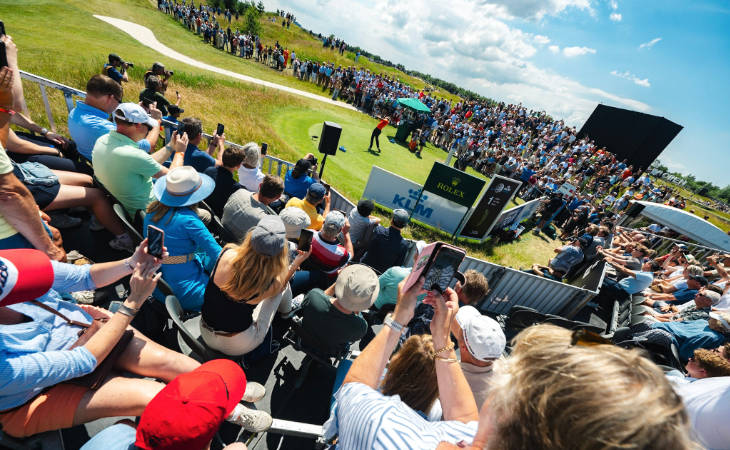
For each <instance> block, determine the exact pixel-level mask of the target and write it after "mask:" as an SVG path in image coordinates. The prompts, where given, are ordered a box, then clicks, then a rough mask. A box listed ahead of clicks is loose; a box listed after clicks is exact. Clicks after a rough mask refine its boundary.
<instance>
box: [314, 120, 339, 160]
mask: <svg viewBox="0 0 730 450" xmlns="http://www.w3.org/2000/svg"><path fill="white" fill-rule="evenodd" d="M340 134H342V127H341V126H339V125H338V124H336V123H334V122H325V123H323V124H322V132H321V133H320V134H319V152H320V153H324V154H325V155H334V154H336V153H337V147H338V146H339V144H340Z"/></svg>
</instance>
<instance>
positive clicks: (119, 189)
mask: <svg viewBox="0 0 730 450" xmlns="http://www.w3.org/2000/svg"><path fill="white" fill-rule="evenodd" d="M91 162H92V164H93V165H94V175H96V178H98V179H99V181H100V182H101V184H103V185H104V187H105V188H107V189H108V190H109V192H111V193H112V195H114V197H116V198H117V200H119V201H120V202H121V204H122V206H124V208H125V209H126V210H127V212H128V213H129V214H131V215H134V213H135V211H137V210H138V209H145V208H147V205H149V204H150V202H151V201H152V200H154V199H155V198H154V194H153V193H152V185H153V182H152V181H153V180H152V176H153V175H154V174H156V173H157V172H159V171H160V170H162V165H160V164H159V163H158V162H157V161H155V160H154V159H152V157H151V156H150V155H148V154H147V153H145V152H144V151H143V150H140V149H139V147H138V146H137V143H136V142H134V141H133V140H131V139H130V138H128V137H127V136H124V135H123V134H119V133H117V132H116V131H110V132H109V134H105V135H104V136H102V137H100V138H99V139H97V141H96V144H95V145H94V150H93V151H92V152H91Z"/></svg>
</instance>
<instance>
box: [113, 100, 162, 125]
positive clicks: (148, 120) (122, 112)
mask: <svg viewBox="0 0 730 450" xmlns="http://www.w3.org/2000/svg"><path fill="white" fill-rule="evenodd" d="M113 116H114V117H115V118H117V119H121V120H123V121H125V122H129V123H144V124H146V125H148V126H150V127H152V128H154V127H157V126H159V125H160V124H159V123H158V122H157V121H156V120H155V119H153V118H152V117H150V115H149V114H147V111H145V110H144V108H142V107H141V106H139V105H138V104H136V103H121V104H120V105H119V106H117V109H115V110H114V114H113Z"/></svg>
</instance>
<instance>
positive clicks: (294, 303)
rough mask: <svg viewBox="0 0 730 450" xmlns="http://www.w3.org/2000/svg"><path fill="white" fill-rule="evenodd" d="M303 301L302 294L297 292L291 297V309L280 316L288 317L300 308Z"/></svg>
mask: <svg viewBox="0 0 730 450" xmlns="http://www.w3.org/2000/svg"><path fill="white" fill-rule="evenodd" d="M303 301H304V294H299V295H297V296H296V297H294V298H293V299H291V303H290V305H291V309H290V310H289V311H287V312H286V313H284V314H282V315H281V317H282V318H284V319H290V318H291V317H292V316H293V315H294V314H295V313H296V312H297V311H299V310H300V309H302V302H303Z"/></svg>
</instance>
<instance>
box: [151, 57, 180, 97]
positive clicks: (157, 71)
mask: <svg viewBox="0 0 730 450" xmlns="http://www.w3.org/2000/svg"><path fill="white" fill-rule="evenodd" d="M173 74H174V72H173V71H172V70H169V71H168V70H165V65H164V64H162V63H160V62H156V63H154V64H152V69H150V70H148V71H147V72H145V73H144V81H145V84H146V83H147V78H149V77H151V76H152V75H155V76H157V77H160V80H161V81H162V86H163V89H162V91H161V92H162V93H164V92H165V91H166V90H167V80H168V79H170V77H171V76H172V75H173Z"/></svg>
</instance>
